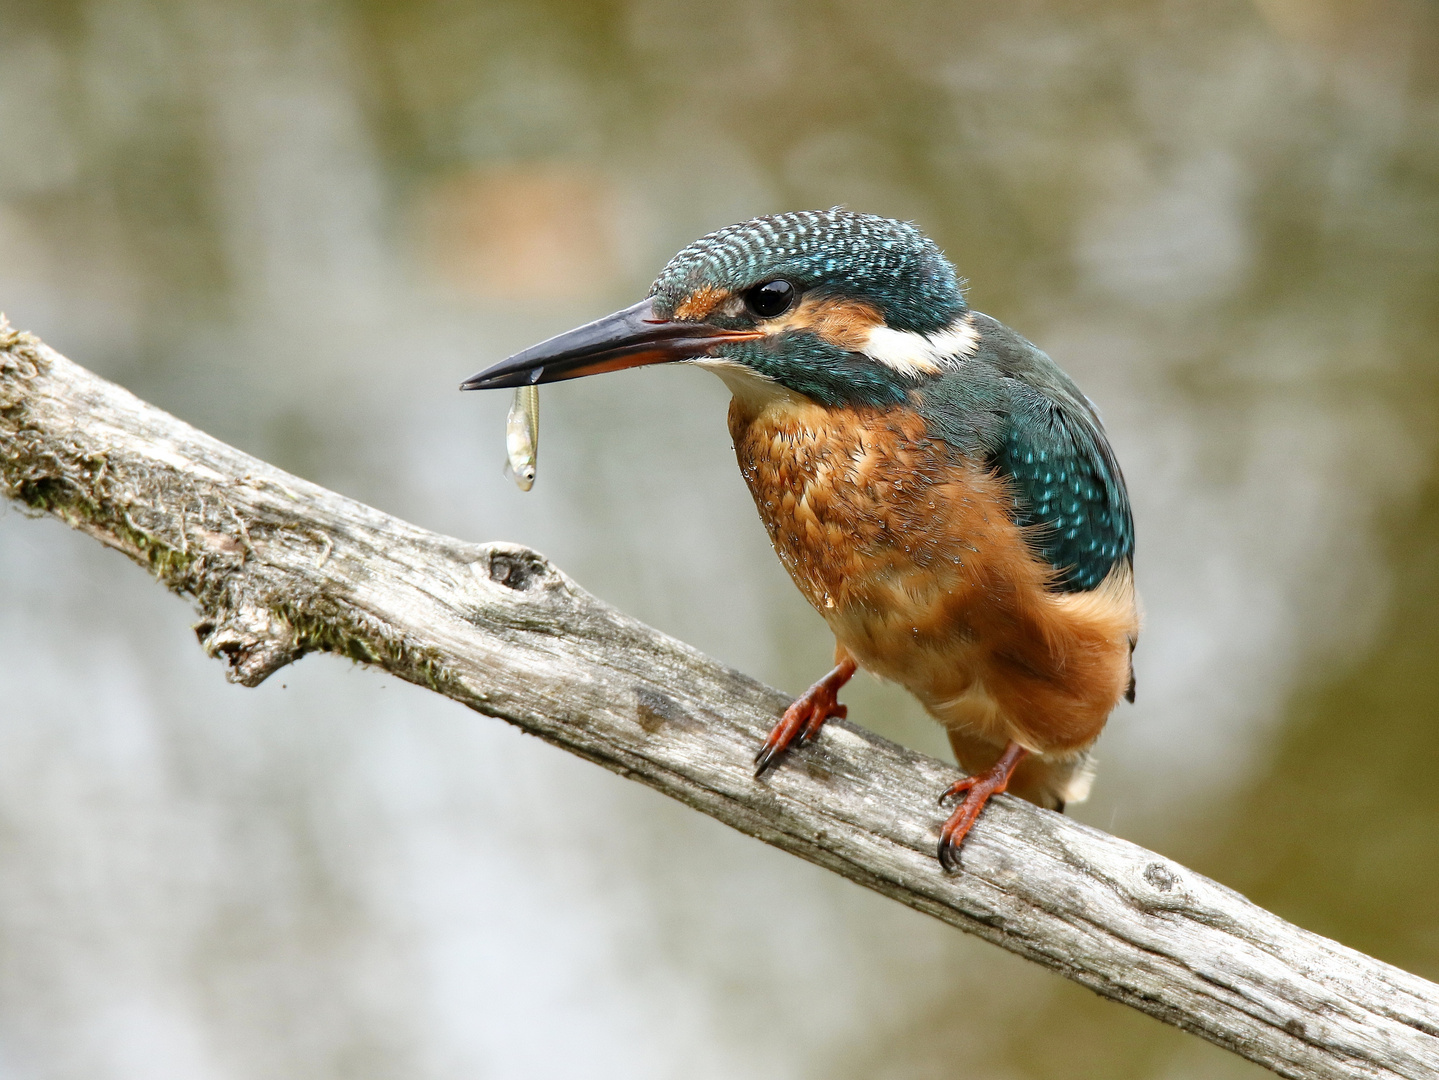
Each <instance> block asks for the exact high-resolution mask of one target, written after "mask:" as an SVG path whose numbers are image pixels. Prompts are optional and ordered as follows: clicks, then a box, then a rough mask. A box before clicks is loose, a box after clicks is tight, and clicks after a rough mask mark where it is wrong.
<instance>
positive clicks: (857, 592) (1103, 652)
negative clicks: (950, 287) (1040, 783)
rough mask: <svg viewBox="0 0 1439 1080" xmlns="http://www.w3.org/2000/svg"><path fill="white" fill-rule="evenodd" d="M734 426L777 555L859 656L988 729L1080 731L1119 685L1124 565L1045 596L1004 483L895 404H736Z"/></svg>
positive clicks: (1044, 735) (935, 707) (1102, 714)
mask: <svg viewBox="0 0 1439 1080" xmlns="http://www.w3.org/2000/svg"><path fill="white" fill-rule="evenodd" d="M730 433H731V435H733V437H734V443H735V453H736V455H737V457H738V459H739V465H740V469H741V471H742V472H743V474H744V478H745V482H746V483H747V484H748V485H749V489H750V492H751V494H752V495H753V496H754V500H755V505H756V506H757V507H758V509H759V513H760V517H761V519H762V520H763V521H764V524H765V528H766V529H767V530H768V531H769V535H770V540H771V541H772V542H773V544H774V548H775V551H776V552H777V553H778V554H779V557H780V560H781V561H782V562H783V563H784V565H785V568H786V569H787V570H788V571H789V573H790V576H791V577H792V578H793V579H794V581H795V583H796V584H797V585H798V586H799V588H800V591H801V592H803V593H804V595H805V597H806V598H807V599H808V600H809V602H810V603H811V604H813V605H814V607H815V608H816V609H817V610H818V611H819V612H820V614H821V615H823V616H824V618H825V620H826V621H827V622H828V623H829V625H830V628H831V629H832V630H833V631H834V634H835V637H836V638H837V639H838V641H839V643H840V644H841V645H842V646H843V647H845V648H846V649H848V650H849V651H850V652H851V653H852V654H853V655H854V657H855V659H856V660H858V661H859V663H860V664H861V665H862V666H863V667H864V668H866V669H867V670H869V671H871V672H873V673H874V674H876V675H879V676H880V677H882V678H886V679H890V680H893V681H895V682H898V683H899V684H901V685H902V686H904V687H906V688H907V689H908V690H910V691H911V692H912V693H914V694H915V696H916V697H918V698H919V699H920V701H921V702H922V703H923V704H924V705H925V707H926V708H927V709H928V710H929V711H930V712H931V713H932V714H933V715H934V716H935V717H936V719H938V720H940V722H942V723H944V724H946V725H947V726H949V727H951V728H953V729H956V730H963V731H965V732H967V733H969V734H971V735H973V736H975V737H977V738H980V739H983V740H985V741H987V742H993V743H998V744H1000V745H1002V744H1003V742H1005V741H1006V740H1007V739H1010V738H1014V739H1017V740H1018V741H1020V742H1021V743H1022V744H1023V745H1025V746H1026V747H1028V748H1029V749H1032V750H1035V751H1038V752H1070V751H1076V750H1078V749H1082V748H1083V747H1084V746H1086V745H1088V744H1089V743H1090V742H1092V741H1093V740H1094V738H1095V737H1096V736H1097V735H1098V733H1099V730H1100V728H1102V727H1103V724H1104V721H1105V719H1106V718H1107V717H1108V715H1109V712H1110V711H1111V710H1112V708H1113V707H1114V705H1115V703H1116V702H1117V701H1118V700H1119V697H1120V695H1121V694H1122V693H1123V692H1124V688H1125V686H1126V684H1127V682H1128V677H1129V650H1130V639H1131V638H1132V636H1133V633H1134V632H1135V625H1134V624H1135V615H1134V599H1133V591H1132V588H1129V587H1128V583H1127V582H1128V579H1127V577H1123V578H1122V579H1121V578H1120V577H1116V579H1115V581H1114V582H1113V583H1112V585H1111V583H1106V587H1105V588H1103V589H1101V590H1096V592H1095V593H1086V594H1057V593H1052V592H1051V591H1050V590H1049V589H1048V584H1049V582H1050V580H1051V577H1052V573H1053V571H1052V570H1051V569H1050V568H1049V567H1048V566H1047V565H1046V564H1044V563H1043V561H1042V560H1040V559H1038V558H1036V557H1035V555H1034V554H1033V553H1032V551H1031V550H1030V548H1029V545H1028V544H1027V543H1026V542H1025V540H1024V536H1023V534H1022V533H1021V531H1020V529H1019V528H1018V526H1016V525H1015V524H1014V522H1013V520H1012V519H1011V518H1010V516H1009V514H1008V506H1009V492H1008V489H1007V487H1006V485H1005V483H1004V482H1003V481H1002V480H1000V479H999V478H997V477H995V476H994V475H993V474H992V473H991V472H990V471H989V470H987V469H986V468H984V467H983V466H982V465H980V464H978V463H974V462H965V461H961V460H956V459H955V457H954V456H952V455H951V453H950V452H949V450H948V448H947V447H946V446H945V445H944V444H943V443H938V442H934V441H931V440H929V439H928V438H927V437H926V434H925V430H924V425H923V421H922V420H921V419H920V417H919V416H918V415H916V414H914V413H911V412H909V411H907V410H903V409H892V410H888V411H881V410H874V409H871V410H848V409H835V410H830V409H825V408H823V407H821V406H819V405H814V404H811V403H808V402H799V401H795V400H793V399H785V400H782V401H779V402H776V403H771V404H768V405H766V406H765V407H762V408H755V407H753V406H746V405H744V404H742V403H741V402H740V401H739V400H736V401H735V403H734V404H732V405H731V408H730ZM1076 596H1077V597H1078V598H1079V599H1080V600H1082V601H1084V602H1082V603H1076Z"/></svg>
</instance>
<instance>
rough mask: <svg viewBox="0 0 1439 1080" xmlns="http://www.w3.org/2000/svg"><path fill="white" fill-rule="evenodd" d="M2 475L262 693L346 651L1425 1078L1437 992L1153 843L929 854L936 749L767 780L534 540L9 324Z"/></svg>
mask: <svg viewBox="0 0 1439 1080" xmlns="http://www.w3.org/2000/svg"><path fill="white" fill-rule="evenodd" d="M0 490H3V491H4V493H5V494H6V495H7V496H9V497H10V498H11V499H14V500H16V501H18V502H20V503H22V504H24V505H25V506H26V507H28V508H30V509H31V511H33V512H44V513H49V514H53V515H55V516H56V517H59V518H61V519H62V520H64V521H66V522H67V523H69V524H70V525H71V526H73V527H74V528H76V529H79V530H81V531H83V532H86V533H89V534H90V535H91V536H93V537H95V538H96V539H97V540H99V541H101V542H102V543H104V544H107V545H109V546H110V547H113V548H116V549H118V550H120V551H123V552H124V553H125V554H126V555H129V556H130V557H131V558H132V559H134V560H135V561H136V562H138V563H140V564H141V565H143V566H145V567H147V568H148V569H149V570H150V571H151V572H152V573H153V574H154V575H155V576H156V577H157V578H158V579H159V580H161V581H163V582H164V583H165V584H166V585H168V586H169V587H170V588H171V589H173V590H174V591H176V592H178V593H183V594H185V595H187V596H190V597H193V598H194V600H195V602H196V604H197V605H198V607H199V610H200V621H199V622H198V623H197V624H196V627H195V629H196V633H197V634H198V635H199V638H200V641H201V644H202V645H203V647H204V648H205V650H206V652H208V653H209V654H210V655H211V656H215V657H219V658H221V659H223V660H224V661H225V663H226V664H227V665H228V675H229V677H230V678H231V679H233V680H234V681H236V682H239V683H243V684H244V685H246V686H254V685H256V684H258V683H259V682H260V681H262V680H263V679H264V678H265V677H266V676H268V675H270V674H272V673H273V672H274V671H276V670H277V669H279V668H281V667H283V666H284V665H286V664H289V663H291V662H293V661H294V660H296V659H298V658H299V657H301V656H303V655H304V654H305V653H307V652H312V651H324V652H333V653H339V654H341V655H343V656H348V657H350V658H351V659H354V660H357V661H361V662H364V663H367V664H372V665H375V666H376V667H380V668H383V669H385V670H386V671H389V672H390V673H392V674H394V675H397V676H399V677H400V678H403V679H407V680H409V681H410V682H413V683H418V684H420V685H422V686H427V687H429V688H430V689H432V690H435V691H436V692H438V693H441V694H445V695H447V696H449V697H451V698H454V699H455V700H457V701H460V702H463V703H464V704H466V705H468V706H469V707H470V708H472V709H474V710H476V711H477V712H480V713H484V714H486V715H488V716H495V717H499V718H501V719H504V720H508V721H509V722H511V723H513V724H516V725H517V726H519V727H521V728H523V729H524V730H525V731H528V732H530V733H532V734H535V735H538V736H540V737H541V738H543V739H545V740H547V741H549V742H551V743H554V744H555V745H557V746H560V747H563V748H564V749H566V750H569V751H571V752H572V753H576V754H580V755H581V756H583V757H586V758H589V759H590V760H592V761H595V762H598V763H599V764H601V765H603V766H605V767H606V768H608V769H611V770H613V771H615V772H618V773H620V774H622V775H624V776H628V777H631V778H633V779H636V780H640V781H642V782H644V783H646V784H649V785H650V786H651V787H653V788H656V789H658V790H659V791H662V792H664V793H665V794H667V795H671V796H673V797H674V798H676V799H679V800H680V801H681V802H684V803H687V804H688V805H690V806H693V807H694V808H695V809H697V810H701V811H703V812H704V813H707V814H710V815H711V816H713V817H716V818H718V819H719V820H720V821H723V822H725V823H726V824H729V825H732V826H734V827H735V828H736V829H739V830H740V831H742V832H745V833H748V834H749V835H751V836H755V837H758V838H759V839H761V840H764V841H766V842H767V843H770V844H774V845H775V846H777V847H780V848H783V849H785V850H786V851H790V852H793V853H794V854H796V855H799V856H801V857H802V858H805V859H808V860H810V861H811V862H815V863H818V864H819V865H820V866H824V867H827V868H828V869H830V870H833V871H834V872H836V873H838V874H841V875H843V876H844V877H847V878H849V879H850V880H852V881H856V882H858V883H860V884H861V885H865V886H867V887H869V888H871V889H875V890H876V891H878V892H881V893H883V894H885V895H886V896H890V897H893V898H894V899H896V900H899V901H901V902H902V903H905V904H908V905H910V906H911V907H914V908H917V909H919V910H920V911H924V912H928V913H929V914H931V915H933V916H935V917H936V918H939V919H942V920H944V921H945V922H947V923H950V924H951V925H953V926H957V927H959V928H960V929H961V930H965V931H968V932H969V933H972V934H978V935H979V936H980V937H982V938H984V939H986V940H988V941H992V942H994V943H995V944H997V945H1000V946H1001V947H1003V948H1005V949H1008V950H1010V951H1011V952H1015V953H1018V954H1019V955H1021V956H1024V957H1028V958H1029V959H1031V960H1033V961H1035V962H1036V963H1040V964H1043V965H1045V966H1046V967H1049V968H1052V969H1054V970H1055V971H1058V972H1059V973H1060V974H1062V975H1065V976H1067V977H1068V978H1071V979H1073V980H1075V981H1076V982H1079V983H1081V984H1083V985H1085V986H1087V987H1089V988H1090V989H1092V990H1094V991H1096V992H1098V993H1100V994H1103V995H1104V996H1105V997H1109V998H1112V999H1114V1000H1116V1001H1121V1002H1124V1003H1125V1004H1127V1005H1131V1006H1133V1007H1134V1008H1136V1009H1139V1010H1140V1011H1142V1012H1145V1013H1148V1014H1149V1015H1151V1016H1155V1017H1158V1018H1159V1019H1160V1020H1163V1021H1165V1022H1166V1023H1170V1024H1173V1025H1175V1026H1177V1027H1180V1028H1183V1029H1185V1030H1186V1031H1191V1032H1193V1033H1195V1034H1197V1035H1200V1036H1202V1037H1204V1038H1206V1039H1209V1040H1210V1041H1211V1042H1214V1043H1217V1044H1219V1045H1220V1046H1224V1047H1226V1048H1228V1049H1230V1050H1233V1051H1234V1052H1235V1053H1238V1054H1241V1055H1243V1056H1244V1057H1247V1058H1249V1059H1250V1060H1252V1061H1255V1062H1258V1063H1259V1064H1261V1065H1265V1066H1267V1067H1269V1068H1271V1069H1273V1070H1274V1071H1275V1072H1277V1073H1280V1074H1281V1075H1283V1076H1289V1077H1305V1078H1308V1077H1325V1078H1328V1077H1335V1078H1338V1077H1408V1078H1420V1077H1439V986H1436V985H1435V984H1433V983H1429V982H1426V981H1425V980H1423V979H1420V978H1417V977H1416V976H1413V975H1410V974H1408V973H1406V972H1403V971H1400V970H1399V969H1397V968H1394V967H1391V966H1389V965H1387V964H1384V963H1380V962H1379V961H1377V960H1374V959H1372V958H1370V957H1368V956H1364V955H1363V954H1361V953H1358V952H1355V951H1354V950H1352V949H1348V948H1345V947H1344V946H1342V945H1339V944H1337V943H1335V942H1332V941H1329V940H1327V939H1325V938H1322V937H1319V936H1318V935H1315V934H1311V933H1309V932H1308V931H1305V930H1302V929H1300V928H1298V927H1295V926H1292V925H1290V924H1288V923H1286V922H1284V921H1283V920H1282V919H1280V918H1278V917H1277V916H1275V915H1273V914H1271V913H1269V912H1267V911H1265V910H1263V909H1262V908H1259V907H1256V906H1255V905H1254V904H1251V903H1250V902H1249V901H1247V900H1245V899H1244V898H1243V897H1242V896H1239V895H1238V894H1237V893H1234V892H1232V891H1231V890H1229V889H1226V888H1224V887H1223V886H1220V885H1217V884H1215V883H1214V882H1212V881H1209V880H1207V879H1206V878H1203V877H1201V876H1200V875H1198V874H1195V873H1193V872H1192V871H1190V870H1188V869H1186V868H1185V867H1182V866H1179V865H1178V864H1176V863H1173V862H1171V861H1170V860H1168V859H1165V858H1163V857H1162V856H1159V855H1156V854H1154V853H1153V852H1150V851H1146V850H1144V849H1143V848H1139V847H1136V846H1135V845H1133V844H1130V843H1127V842H1125V841H1123V840H1119V839H1117V838H1115V837H1112V836H1109V835H1106V834H1105V833H1102V832H1100V831H1098V830H1097V829H1092V828H1089V827H1087V826H1084V825H1080V824H1076V823H1075V822H1073V821H1070V820H1068V819H1066V818H1064V817H1061V816H1060V815H1057V814H1053V813H1050V812H1047V811H1042V810H1037V809H1035V808H1034V807H1032V806H1029V805H1028V804H1026V803H1022V802H1019V801H1017V800H1014V799H1010V798H1007V797H1001V798H999V799H997V800H995V801H994V803H992V804H991V807H990V808H989V809H988V810H986V812H985V815H984V817H983V819H982V820H981V822H980V824H979V826H978V827H977V828H976V829H975V831H974V833H973V834H972V835H971V836H970V838H969V840H968V841H967V842H966V844H965V846H964V849H963V857H962V863H963V868H962V870H961V872H959V873H957V874H945V873H943V872H942V871H941V869H940V867H939V864H938V862H937V861H936V859H935V856H934V851H935V844H936V840H937V829H938V826H939V823H940V821H941V817H942V815H941V814H940V813H939V812H938V810H937V808H936V806H935V796H936V793H937V792H939V791H940V790H942V789H943V788H944V787H945V785H947V784H948V783H950V782H951V781H952V780H954V779H955V775H956V774H955V771H954V769H953V768H951V767H950V766H947V765H945V764H943V763H941V762H939V761H935V760H932V759H930V758H926V757H924V756H922V755H919V754H915V753H912V752H910V751H908V750H906V749H904V748H902V747H899V746H896V745H894V744H893V743H890V742H887V741H885V740H884V739H881V738H878V737H877V736H874V735H872V734H870V733H868V732H865V731H863V730H861V729H859V728H856V727H854V726H851V725H849V724H845V723H835V722H832V723H831V724H830V725H829V726H827V727H826V728H825V732H824V735H823V736H822V737H821V738H820V739H819V740H818V742H817V743H815V744H813V745H811V746H810V747H807V748H806V749H805V750H804V751H803V752H801V753H799V754H797V755H795V756H794V757H793V758H792V759H791V760H789V761H788V762H787V763H786V764H785V765H784V766H783V767H782V768H780V769H778V770H776V771H774V772H772V773H771V774H770V775H769V776H767V777H766V779H765V780H764V781H763V782H756V781H755V780H754V778H753V776H752V775H751V770H752V767H751V764H750V760H751V757H752V755H753V753H754V749H755V747H756V746H757V745H758V743H759V742H760V740H761V739H762V738H763V736H764V734H765V732H766V731H767V730H768V729H769V727H770V725H771V724H772V723H773V722H774V720H775V718H776V717H777V716H778V714H779V713H780V712H781V711H782V709H783V708H784V706H785V705H786V704H787V700H786V698H785V697H784V696H783V695H781V694H780V693H778V692H777V691H775V690H771V689H769V688H767V687H765V686H762V685H760V684H759V683H757V682H755V681H754V680H753V679H750V678H747V677H746V676H744V675H742V674H740V673H739V672H737V671H734V670H731V669H729V668H726V667H724V666H723V665H721V664H718V663H716V662H715V661H713V660H710V659H708V658H706V657H705V656H703V655H701V654H700V653H698V652H696V651H695V650H694V649H691V648H689V647H688V646H686V645H684V644H682V643H681V642H678V641H675V640H674V639H672V638H669V637H666V636H665V635H664V634H661V633H659V632H657V631H655V630H651V629H650V628H648V627H646V626H644V625H642V624H640V623H638V622H636V621H635V620H633V619H630V618H628V617H626V616H625V615H623V614H621V613H620V612H618V611H616V610H615V609H613V608H611V607H609V606H608V605H606V604H604V603H602V602H600V601H599V600H596V599H595V598H594V597H592V596H590V595H589V594H587V593H585V592H584V591H583V590H581V589H580V588H579V587H578V586H576V585H575V584H574V582H572V581H571V580H570V579H569V578H567V577H566V576H565V575H564V574H562V573H561V572H560V571H559V570H557V569H555V568H554V567H553V566H551V565H550V564H549V563H548V562H546V561H545V559H544V558H543V557H541V556H540V555H538V554H536V553H535V552H533V551H529V550H527V549H525V548H521V547H518V546H515V545H513V544H504V543H490V544H473V543H466V542H464V541H461V540H455V539H452V538H450V537H445V536H439V535H436V534H434V533H430V532H426V531H425V530H423V529H419V528H416V527H415V526H413V525H409V524H406V523H405V522H403V521H400V520H397V519H396V518H393V517H390V516H388V515H386V514H383V513H380V512H379V511H377V510H374V509H371V508H370V507H368V506H364V505H362V504H360V503H357V502H354V501H353V500H350V499H347V498H344V497H342V496H340V495H337V494H335V493H334V492H331V491H327V490H325V489H323V488H320V487H317V486H316V485H314V484H311V483H308V482H307V481H305V480H302V479H299V478H298V477H294V476H291V475H289V474H287V473H285V472H282V471H281V470H279V469H276V468H274V467H272V466H270V465H267V464H265V463H264V462H263V461H259V460H257V459H256V458H253V457H250V456H248V455H246V454H243V453H241V452H240V451H238V450H235V449H234V448H232V447H230V446H227V445H225V444H224V443H221V442H219V441H218V440H216V439H212V438H210V437H209V436H207V435H205V434H203V433H202V432H199V431H197V430H195V429H194V428H192V427H190V426H189V425H187V424H184V423H182V422H181V421H179V420H176V419H175V418H174V417H172V416H169V415H168V414H166V413H164V412H162V411H160V410H159V409H156V408H154V407H152V406H150V405H147V404H145V403H144V402H142V401H140V400H138V399H137V398H135V397H134V396H133V395H131V394H129V393H127V392H126V391H125V390H123V389H121V388H120V387H118V386H116V385H114V384H112V383H109V382H107V381H105V380H103V379H101V378H99V377H97V376H95V375H93V374H91V373H90V372H88V371H86V370H85V369H83V368H81V367H78V366H77V365H75V364H73V363H71V362H70V361H68V360H66V359H65V358H64V357H62V356H60V355H59V354H57V353H55V352H54V351H52V350H50V349H48V348H46V347H45V346H44V345H42V344H41V343H40V342H38V341H37V340H35V339H34V338H32V337H30V336H28V335H24V334H17V333H15V332H14V331H12V330H10V329H9V328H8V326H7V325H6V324H4V323H3V322H0Z"/></svg>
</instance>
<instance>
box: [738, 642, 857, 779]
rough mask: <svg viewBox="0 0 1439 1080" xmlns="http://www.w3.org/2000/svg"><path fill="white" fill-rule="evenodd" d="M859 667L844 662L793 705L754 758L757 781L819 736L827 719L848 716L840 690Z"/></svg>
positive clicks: (852, 663) (849, 662) (851, 661)
mask: <svg viewBox="0 0 1439 1080" xmlns="http://www.w3.org/2000/svg"><path fill="white" fill-rule="evenodd" d="M856 666H857V665H856V664H855V662H854V661H853V660H850V659H845V660H841V661H840V662H839V663H838V664H836V665H835V668H834V670H833V671H831V672H830V673H829V674H828V675H826V676H825V677H824V678H823V679H820V681H819V682H817V683H815V684H814V685H813V686H811V687H810V688H809V689H808V690H806V691H805V692H804V693H803V694H801V695H800V696H799V697H798V698H796V699H795V701H794V704H793V705H791V706H790V707H789V708H788V709H786V710H785V711H784V715H783V716H782V717H780V720H779V723H777V724H776V725H775V726H774V728H773V729H772V730H771V731H770V733H769V738H767V739H765V741H764V745H763V746H762V747H760V751H759V753H758V754H756V755H755V759H754V765H755V768H754V775H755V779H756V780H758V779H759V778H760V777H761V776H763V775H764V774H765V772H766V771H768V770H769V769H771V768H773V767H774V766H775V765H778V764H779V761H780V758H782V757H784V755H785V754H786V752H788V751H789V749H790V748H791V747H793V746H803V745H804V744H805V743H807V742H809V741H810V740H811V739H813V738H814V737H815V736H816V735H818V734H819V729H820V728H822V727H824V722H825V721H826V720H829V719H830V718H832V717H834V718H838V719H841V720H842V719H844V718H845V717H846V716H848V715H849V710H848V709H847V708H845V706H843V705H841V704H840V703H839V700H838V695H839V691H840V687H842V686H844V684H845V683H847V682H849V680H850V679H851V678H852V677H853V676H854V673H855V669H856Z"/></svg>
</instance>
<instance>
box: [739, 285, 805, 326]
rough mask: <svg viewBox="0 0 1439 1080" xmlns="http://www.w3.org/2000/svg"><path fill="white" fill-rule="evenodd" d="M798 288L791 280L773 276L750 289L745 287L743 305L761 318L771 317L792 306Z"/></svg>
mask: <svg viewBox="0 0 1439 1080" xmlns="http://www.w3.org/2000/svg"><path fill="white" fill-rule="evenodd" d="M798 295H799V290H798V289H796V288H795V287H794V284H793V283H792V282H788V281H786V280H785V279H784V278H775V279H774V280H773V281H766V282H762V283H761V284H759V285H756V286H755V287H754V288H752V289H746V290H745V294H744V306H745V307H747V308H749V310H750V314H752V315H754V316H756V317H758V318H761V319H773V318H774V317H775V316H776V315H783V314H784V313H785V312H786V311H788V310H789V309H790V308H791V307H793V306H794V301H795V297H797V296H798Z"/></svg>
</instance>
